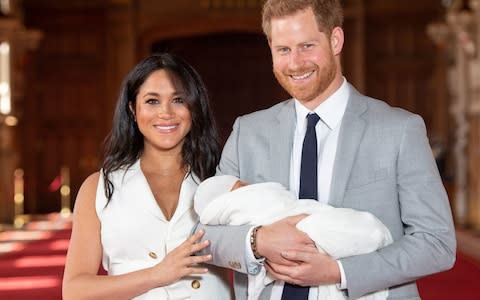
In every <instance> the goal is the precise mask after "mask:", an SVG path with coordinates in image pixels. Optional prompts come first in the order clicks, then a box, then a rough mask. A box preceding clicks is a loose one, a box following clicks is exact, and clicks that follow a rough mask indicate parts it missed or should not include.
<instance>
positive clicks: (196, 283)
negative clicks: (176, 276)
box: [192, 279, 200, 289]
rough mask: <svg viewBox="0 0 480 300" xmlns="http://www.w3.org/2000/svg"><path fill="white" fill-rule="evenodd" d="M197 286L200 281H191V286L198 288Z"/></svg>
mask: <svg viewBox="0 0 480 300" xmlns="http://www.w3.org/2000/svg"><path fill="white" fill-rule="evenodd" d="M199 287H200V281H198V280H196V279H195V280H194V281H192V288H194V289H198V288H199Z"/></svg>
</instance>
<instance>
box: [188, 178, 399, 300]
mask: <svg viewBox="0 0 480 300" xmlns="http://www.w3.org/2000/svg"><path fill="white" fill-rule="evenodd" d="M229 177H230V179H228V178H227V177H225V176H216V177H212V178H209V179H207V180H205V181H204V182H203V183H201V184H200V186H199V187H198V189H197V192H196V194H195V202H194V207H195V210H196V212H197V214H198V215H199V216H200V222H201V223H203V224H209V225H244V224H253V225H267V224H271V223H273V222H275V221H278V220H280V219H283V218H285V217H287V216H294V215H298V214H302V213H306V214H309V216H308V217H306V218H304V219H303V220H302V221H300V222H299V223H298V224H297V228H298V229H299V230H301V231H303V232H305V233H306V234H307V235H308V236H309V237H310V238H311V239H312V240H313V241H314V242H315V244H316V246H317V249H318V250H319V251H323V252H325V253H327V254H328V255H330V256H332V257H333V258H336V259H337V258H342V257H347V256H352V255H359V254H364V253H369V252H373V251H375V250H377V249H379V248H382V247H384V246H386V245H388V244H390V243H392V237H391V235H390V232H389V230H388V229H387V227H386V226H385V225H384V224H383V223H382V222H381V221H380V220H378V219H377V218H376V217H375V216H373V215H372V214H371V213H368V212H361V211H356V210H353V209H349V208H334V207H332V206H329V205H327V204H322V203H320V202H318V201H316V200H310V199H308V200H307V199H302V200H300V201H298V200H297V199H296V197H295V195H293V194H292V193H291V192H290V191H288V190H287V189H285V187H283V186H282V185H280V184H278V183H273V182H267V183H259V184H251V185H248V186H244V187H242V188H239V189H236V190H234V191H232V192H229V191H230V189H231V187H232V185H229V188H226V187H227V186H226V185H225V182H231V181H229V180H232V178H234V177H232V176H229ZM225 179H228V180H225ZM222 181H223V183H222ZM273 280H274V279H272V278H271V277H269V276H268V274H266V271H265V268H262V271H261V272H260V273H259V274H257V275H249V281H248V294H249V295H248V299H251V300H256V299H258V297H259V295H260V293H261V291H262V290H263V288H264V287H265V285H267V284H269V283H271V282H272V281H273ZM387 296H388V290H381V291H378V292H375V293H372V294H368V295H366V296H363V297H361V298H360V299H362V300H380V299H386V298H387ZM318 299H332V300H333V299H341V300H343V299H346V297H345V296H344V294H343V293H342V292H341V291H340V290H339V289H338V288H337V287H336V286H335V285H322V286H319V287H318Z"/></svg>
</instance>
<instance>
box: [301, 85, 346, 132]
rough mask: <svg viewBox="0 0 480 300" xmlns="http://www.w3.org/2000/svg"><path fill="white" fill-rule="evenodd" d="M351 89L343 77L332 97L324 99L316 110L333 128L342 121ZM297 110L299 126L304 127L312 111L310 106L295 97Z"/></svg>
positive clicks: (324, 121) (326, 123)
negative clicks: (307, 106)
mask: <svg viewBox="0 0 480 300" xmlns="http://www.w3.org/2000/svg"><path fill="white" fill-rule="evenodd" d="M349 96H350V90H349V89H348V84H347V80H346V79H345V77H344V78H343V83H342V85H341V86H340V88H339V89H338V90H336V91H335V92H334V93H333V94H332V95H331V96H330V97H328V98H327V99H326V100H325V101H323V102H322V103H321V104H320V105H319V106H318V107H317V108H315V110H314V112H315V113H316V114H317V115H318V116H319V117H320V118H321V120H322V121H323V123H325V125H327V126H328V128H329V129H330V130H333V129H334V128H336V127H337V126H339V125H340V121H341V120H342V118H343V114H344V113H345V108H346V107H347V102H348V97H349ZM295 111H296V116H297V126H298V127H299V128H303V126H304V123H305V121H306V119H305V118H306V116H307V115H308V114H309V113H312V111H310V110H309V109H308V108H306V107H305V106H303V104H302V103H300V101H298V100H297V99H295Z"/></svg>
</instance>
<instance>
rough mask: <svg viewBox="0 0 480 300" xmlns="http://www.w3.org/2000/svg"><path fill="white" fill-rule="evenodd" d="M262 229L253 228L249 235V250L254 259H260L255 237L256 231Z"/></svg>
mask: <svg viewBox="0 0 480 300" xmlns="http://www.w3.org/2000/svg"><path fill="white" fill-rule="evenodd" d="M260 228H262V226H261V225H260V226H255V227H254V228H253V230H252V233H251V235H250V248H252V252H253V255H254V256H255V258H256V259H259V258H262V255H260V253H258V244H257V240H258V239H257V237H258V235H257V234H258V230H259V229H260Z"/></svg>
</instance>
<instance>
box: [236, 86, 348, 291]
mask: <svg viewBox="0 0 480 300" xmlns="http://www.w3.org/2000/svg"><path fill="white" fill-rule="evenodd" d="M348 97H349V90H348V86H347V81H346V79H345V78H343V83H342V85H341V86H340V88H339V89H338V90H337V91H335V93H333V94H332V95H331V96H330V97H329V98H327V99H326V100H325V101H324V102H322V104H320V105H319V106H318V107H317V108H316V109H315V110H314V111H313V112H314V113H316V114H317V115H318V116H319V117H320V121H319V122H318V123H317V125H316V126H315V131H316V133H317V147H318V150H317V151H318V152H317V154H318V173H317V174H318V201H319V202H322V203H328V200H329V197H330V184H331V180H332V172H333V165H334V162H335V155H336V152H337V144H338V134H339V132H340V125H341V121H342V118H343V115H344V113H345V108H346V106H347V102H348ZM295 112H296V126H295V133H294V139H293V149H292V156H291V159H290V190H291V191H292V192H294V193H295V195H298V191H299V186H300V164H301V159H302V147H303V140H304V138H305V133H306V131H307V122H306V118H307V115H308V114H310V113H313V112H312V111H310V110H309V109H308V108H306V107H305V106H303V104H301V103H300V102H299V101H298V100H295ZM249 237H250V234H248V235H247V239H246V241H245V242H246V245H247V247H246V249H247V260H248V261H247V266H249V268H248V269H249V270H253V269H256V268H255V266H256V267H257V268H258V267H260V266H261V264H263V260H257V259H255V257H254V255H253V253H252V251H251V249H250V239H249ZM337 262H338V265H339V267H340V273H341V283H340V285H339V288H341V289H345V288H346V287H347V283H346V278H345V274H344V271H343V267H342V264H341V263H340V261H337ZM283 284H284V283H283V281H280V280H277V281H276V282H275V284H274V286H273V289H272V294H271V297H270V300H280V299H281V297H282V292H283ZM317 294H318V288H316V287H311V288H310V293H309V297H308V298H309V300H313V299H317Z"/></svg>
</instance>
